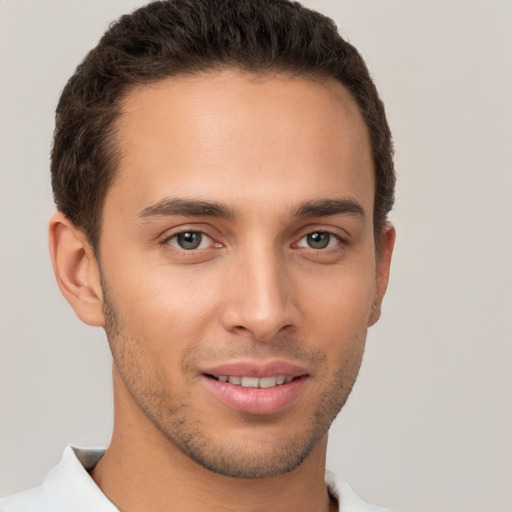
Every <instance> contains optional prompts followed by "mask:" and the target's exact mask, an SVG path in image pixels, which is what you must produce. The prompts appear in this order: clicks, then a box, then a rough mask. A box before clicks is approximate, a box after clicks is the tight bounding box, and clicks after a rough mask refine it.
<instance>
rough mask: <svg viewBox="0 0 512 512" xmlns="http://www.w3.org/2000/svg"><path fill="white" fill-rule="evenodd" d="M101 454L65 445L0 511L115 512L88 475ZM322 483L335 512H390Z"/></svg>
mask: <svg viewBox="0 0 512 512" xmlns="http://www.w3.org/2000/svg"><path fill="white" fill-rule="evenodd" d="M104 453H105V450H90V449H81V448H73V447H71V446H67V447H66V449H65V450H64V454H63V455H62V459H61V461H60V462H59V464H57V466H55V467H54V468H53V469H52V470H51V471H50V472H49V473H48V475H46V478H45V479H44V481H43V483H42V484H41V485H40V486H39V487H34V488H33V489H29V490H28V491H24V492H20V493H18V494H13V495H12V496H8V497H6V498H2V499H0V512H119V509H118V508H117V507H116V506H115V505H114V504H113V503H112V502H111V501H109V499H108V498H107V497H106V496H105V495H104V494H103V492H101V489H100V488H99V487H98V486H97V485H96V483H95V482H94V480H93V479H92V478H91V476H90V475H89V471H90V470H91V469H92V468H94V466H95V465H96V464H97V463H98V461H99V460H100V459H101V457H102V456H103V454H104ZM325 480H326V483H327V486H328V488H329V491H330V493H331V494H332V495H333V496H335V497H336V498H337V499H338V503H339V512H390V511H389V510H387V509H384V508H381V507H376V506H375V505H370V504H369V503H366V502H365V501H363V500H362V499H361V498H360V497H359V496H357V494H356V493H355V492H354V491H353V490H352V489H351V488H350V487H349V485H348V484H347V483H346V482H345V481H343V480H341V479H340V478H337V477H335V476H334V475H333V474H332V473H330V472H328V471H327V472H326V476H325Z"/></svg>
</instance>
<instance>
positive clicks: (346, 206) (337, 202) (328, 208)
mask: <svg viewBox="0 0 512 512" xmlns="http://www.w3.org/2000/svg"><path fill="white" fill-rule="evenodd" d="M294 215H295V217H329V216H330V215H356V216H358V217H361V218H362V219H364V218H365V217H366V215H365V212H364V209H363V207H362V206H361V205H360V204H359V203H358V202H357V201H356V200H355V199H345V198H343V199H320V200H316V201H315V200H313V201H305V202H304V203H302V204H301V205H299V207H298V208H297V209H296V210H295V212H294Z"/></svg>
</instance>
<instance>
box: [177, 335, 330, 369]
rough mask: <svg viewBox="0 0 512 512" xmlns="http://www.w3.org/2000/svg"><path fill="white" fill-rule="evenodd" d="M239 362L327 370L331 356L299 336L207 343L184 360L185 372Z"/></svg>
mask: <svg viewBox="0 0 512 512" xmlns="http://www.w3.org/2000/svg"><path fill="white" fill-rule="evenodd" d="M237 359H240V360H242V359H254V360H268V359H284V360H286V361H290V362H296V363H299V364H301V365H306V366H308V367H310V366H313V367H316V368H319V367H322V366H327V364H326V363H327V355H326V354H325V353H324V352H322V351H321V350H318V349H316V348H312V347H310V346H308V344H307V343H306V342H304V341H302V340H300V339H299V338H298V337H295V336H278V337H276V338H275V339H272V340H270V341H269V340H266V341H261V340H258V339H257V338H254V337H247V338H245V339H241V340H240V339H239V340H231V341H226V342H222V343H219V342H215V341H211V342H207V343H205V344H204V345H202V346H197V347H196V348H195V349H194V350H192V351H191V352H190V353H189V354H188V355H187V356H186V357H185V358H184V360H183V363H182V366H183V369H184V370H187V369H189V370H190V369H193V368H197V366H198V365H199V364H200V363H201V364H204V363H205V362H208V363H215V362H221V361H228V360H237Z"/></svg>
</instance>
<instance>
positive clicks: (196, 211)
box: [138, 198, 365, 220]
mask: <svg viewBox="0 0 512 512" xmlns="http://www.w3.org/2000/svg"><path fill="white" fill-rule="evenodd" d="M172 215H179V216H183V217H219V218H224V219H234V218H235V217H236V216H237V215H236V213H235V211H234V210H233V209H232V208H230V207H229V206H228V205H226V204H224V203H218V202H213V201H201V200H197V199H180V198H164V199H162V200H160V201H158V202H157V203H155V204H153V205H151V206H148V207H146V208H144V209H143V210H142V211H141V212H140V213H139V215H138V217H139V219H142V220H144V219H148V218H151V217H165V216H172ZM292 215H293V216H294V217H329V216H331V215H356V216H358V217H361V218H363V219H364V218H365V213H364V209H363V207H362V206H361V205H360V204H359V203H358V202H357V201H355V200H354V199H318V200H311V201H305V202H303V203H301V204H300V205H299V206H298V207H297V208H296V209H295V210H294V211H293V212H292Z"/></svg>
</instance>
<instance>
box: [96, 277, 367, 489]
mask: <svg viewBox="0 0 512 512" xmlns="http://www.w3.org/2000/svg"><path fill="white" fill-rule="evenodd" d="M103 297H104V302H103V312H104V317H105V332H106V334H107V338H108V341H109V345H110V348H111V351H112V355H113V359H114V364H115V365H116V367H117V370H118V373H119V375H120V376H121V379H122V380H123V383H124V385H125V386H126V389H127V390H128V392H129V393H130V395H131V397H132V399H133V400H134V402H135V403H136V404H137V406H138V407H139V409H140V410H141V411H142V413H143V414H144V416H145V417H146V418H147V419H148V420H149V421H150V423H151V424H152V425H153V426H154V427H155V428H156V429H157V430H158V431H159V432H160V433H161V434H162V435H163V436H164V437H165V439H167V440H168V441H169V442H170V443H171V444H172V445H173V446H175V447H177V448H178V449H179V450H180V451H181V452H182V453H184V454H185V455H186V456H188V457H189V458H191V459H192V460H194V461H195V462H197V463H198V464H200V465H201V466H203V467H204V468H206V469H208V470H210V471H213V472H215V473H217V474H220V475H224V476H228V477H236V478H250V479H253V478H265V477H272V476H277V475H281V474H284V473H287V472H290V471H292V470H294V469H296V468H297V467H298V466H299V465H300V464H302V462H303V461H304V460H305V459H306V458H307V457H308V455H309V454H310V453H311V452H312V450H313V449H314V448H315V446H316V445H317V443H318V442H319V441H320V440H321V439H322V437H323V436H324V435H325V434H326V433H327V431H328V429H329V427H330V425H331V423H332V422H333V421H334V419H335V418H336V416H337V415H338V413H339V411H340V410H341V408H342V407H343V405H344V404H345V402H346V400H347V398H348V396H349V394H350V391H351V389H352V386H353V384H354V382H355V378H356V376H357V373H358V370H359V364H360V361H361V359H359V361H358V362H357V368H355V370H354V368H352V370H351V371H350V372H349V373H350V374H351V377H349V378H347V375H346V374H345V372H346V368H339V369H338V370H337V371H336V372H334V375H332V376H331V377H330V379H329V382H330V384H329V386H328V387H326V389H325V390H326V392H325V393H324V394H323V395H322V396H321V398H320V399H319V400H318V404H317V405H316V407H315V409H314V412H313V414H311V417H310V418H306V419H305V422H304V425H303V429H302V430H301V431H300V432H299V433H298V434H297V435H295V436H290V435H286V433H285V435H284V436H281V437H279V438H275V437H274V438H270V436H269V438H268V439H267V438H265V439H264V442H258V443H255V444H256V446H248V445H247V444H246V443H240V442H239V443H238V444H236V443H232V442H230V440H229V439H225V438H221V440H220V441H219V440H218V438H219V436H217V437H216V436H215V435H214V433H212V431H211V427H209V425H208V421H207V418H206V419H205V418H204V417H201V415H200V414H199V417H195V416H194V414H193V411H192V413H191V410H190V409H191V407H190V406H191V404H193V397H191V396H190V395H189V394H187V395H185V396H182V397H181V399H179V398H178V397H176V396H174V395H173V393H172V390H171V389H170V385H169V384H168V382H167V378H166V376H165V374H164V372H163V371H162V369H161V368H158V367H156V366H155V364H154V362H153V360H152V358H151V356H150V354H149V351H148V350H147V347H146V345H145V344H144V341H143V340H142V339H137V338H136V337H134V336H132V335H131V334H130V333H128V332H126V329H125V328H124V325H123V323H122V322H121V320H120V318H119V315H118V313H117V311H116V309H115V307H114V305H113V304H112V302H111V301H110V299H109V297H108V294H107V290H106V287H105V286H104V290H103ZM362 343H363V346H364V340H363V342H362ZM361 356H362V353H361ZM308 359H309V360H311V359H316V365H317V366H318V367H322V366H324V367H325V365H326V361H325V360H326V356H325V354H320V353H317V352H314V353H309V352H308V353H307V357H305V356H303V360H308ZM166 383H167V385H166ZM267 421H269V420H268V419H267V418H266V417H259V418H252V417H251V418H248V419H247V422H248V423H251V424H252V425H253V426H254V428H262V429H264V428H265V426H266V424H267ZM248 441H249V440H248ZM260 441H261V440H260Z"/></svg>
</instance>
